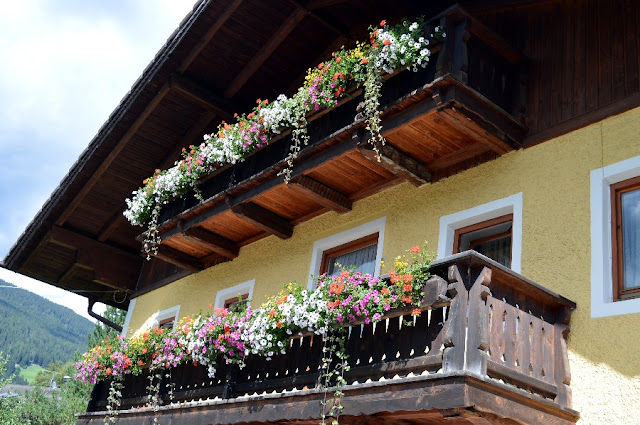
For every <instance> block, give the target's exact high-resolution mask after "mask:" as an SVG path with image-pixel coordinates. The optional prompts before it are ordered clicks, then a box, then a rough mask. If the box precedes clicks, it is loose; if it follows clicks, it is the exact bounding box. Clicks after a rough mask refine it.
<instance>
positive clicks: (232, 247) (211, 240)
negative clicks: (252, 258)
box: [182, 227, 240, 260]
mask: <svg viewBox="0 0 640 425" xmlns="http://www.w3.org/2000/svg"><path fill="white" fill-rule="evenodd" d="M182 235H183V236H184V237H185V238H187V239H191V240H194V241H197V242H199V243H201V244H204V245H206V246H207V247H208V248H209V249H211V251H213V252H215V253H216V254H218V255H221V256H223V257H225V258H228V259H230V260H231V259H234V258H236V257H237V256H238V253H239V252H240V248H239V247H238V245H236V244H235V243H233V241H230V240H229V239H227V238H223V237H222V236H220V235H216V234H215V233H211V232H209V231H207V230H204V229H201V228H199V227H192V228H190V229H187V230H185V231H184V232H182Z"/></svg>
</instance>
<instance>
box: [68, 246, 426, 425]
mask: <svg viewBox="0 0 640 425" xmlns="http://www.w3.org/2000/svg"><path fill="white" fill-rule="evenodd" d="M430 261H431V255H430V254H429V253H428V251H426V246H425V245H423V246H415V247H413V248H411V249H410V250H409V251H408V256H399V257H397V258H396V259H395V261H394V263H393V267H392V269H391V270H390V271H389V280H386V279H379V278H378V277H375V276H372V275H371V274H368V273H359V272H355V273H354V272H353V271H350V270H344V269H343V270H342V271H341V272H340V273H339V274H337V275H331V276H330V275H326V274H324V275H321V276H319V277H318V278H317V286H316V287H315V289H313V290H308V289H306V288H304V287H303V286H301V285H298V284H295V283H288V284H287V285H285V287H284V289H283V291H281V292H280V293H279V294H277V295H276V296H273V297H270V298H268V299H267V301H266V302H264V303H263V304H262V305H260V306H259V307H258V308H255V309H252V308H249V307H247V308H244V309H240V310H229V309H227V308H219V309H212V308H211V307H212V306H211V305H210V306H209V309H208V310H206V311H204V312H202V311H201V312H200V313H198V314H195V315H192V316H187V317H185V318H183V319H182V320H181V321H180V322H179V324H178V326H176V328H174V329H172V330H171V331H167V330H165V329H162V328H158V327H156V328H154V329H152V330H148V331H143V332H139V333H137V334H136V335H134V336H133V337H131V338H129V339H123V338H120V337H118V338H115V339H113V338H107V339H106V340H105V341H104V342H103V343H101V344H98V345H96V346H95V347H93V348H92V349H91V350H89V351H88V352H87V353H85V354H84V356H83V359H82V361H80V362H77V363H76V368H77V373H76V379H80V380H82V381H84V382H87V381H89V382H92V383H96V382H97V381H100V380H106V379H110V380H111V387H110V390H109V405H108V407H107V409H108V415H107V416H108V417H109V418H112V417H114V415H115V410H117V408H118V407H119V406H120V400H119V397H121V390H122V387H121V382H122V378H123V376H124V375H126V374H133V375H139V374H141V373H142V372H143V371H144V370H146V369H147V368H148V369H149V370H148V373H149V386H148V387H147V390H148V392H149V405H148V406H149V407H152V408H153V409H154V412H155V411H157V409H158V407H159V402H160V400H159V394H160V386H161V381H162V373H163V372H162V370H163V369H164V370H166V371H170V370H171V368H173V367H176V366H177V365H178V364H180V363H182V362H192V363H193V364H194V365H197V364H202V365H203V366H206V367H207V369H208V374H209V376H210V377H211V378H213V377H214V376H215V374H216V370H217V366H218V365H219V364H221V363H222V362H224V364H237V365H239V366H240V367H243V366H244V363H245V359H246V357H247V356H248V355H249V354H253V355H258V356H262V357H265V358H266V359H267V360H270V359H271V358H272V357H273V356H274V355H276V354H278V353H280V354H285V353H286V347H287V344H288V342H289V339H290V338H291V337H292V336H294V335H296V334H299V333H301V332H312V333H315V334H318V335H321V336H322V337H323V340H324V348H323V361H322V369H321V373H320V376H319V383H320V385H321V388H322V390H323V391H324V393H325V394H324V401H323V404H322V420H323V423H324V422H325V420H326V419H327V418H329V417H332V418H333V420H334V421H338V418H339V416H340V413H341V411H342V397H343V393H342V387H344V385H346V380H345V377H344V376H345V373H346V372H348V370H349V365H348V362H347V360H348V356H347V353H346V351H345V339H346V335H347V333H346V326H348V325H351V324H356V323H365V324H370V323H375V322H378V321H380V320H383V319H384V318H385V314H387V313H388V312H390V311H391V310H393V309H397V308H406V307H407V306H413V310H412V313H411V314H413V315H419V314H420V313H421V310H420V308H419V307H420V303H421V299H422V296H423V293H422V290H423V287H424V284H425V282H426V280H427V279H428V277H429V272H428V267H429V263H430ZM169 381H170V380H169ZM169 385H170V384H169ZM331 388H334V391H333V399H332V400H331V401H329V400H327V399H328V394H329V392H330V389H331ZM109 406H110V407H109ZM109 420H111V419H109Z"/></svg>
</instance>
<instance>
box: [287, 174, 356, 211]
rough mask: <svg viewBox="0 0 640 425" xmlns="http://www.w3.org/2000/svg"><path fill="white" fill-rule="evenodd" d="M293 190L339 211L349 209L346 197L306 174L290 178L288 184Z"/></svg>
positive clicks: (349, 203)
mask: <svg viewBox="0 0 640 425" xmlns="http://www.w3.org/2000/svg"><path fill="white" fill-rule="evenodd" d="M288 187H289V188H290V189H291V190H293V191H294V192H297V193H299V194H301V195H304V196H306V197H307V198H309V199H311V200H312V201H314V202H316V203H318V204H320V205H322V206H323V207H327V208H329V209H332V210H334V211H336V212H339V213H346V212H349V211H351V207H352V204H351V201H350V200H349V198H348V197H346V196H345V195H343V194H342V193H340V192H338V191H337V190H335V189H332V188H330V187H329V186H326V185H324V184H322V183H320V182H319V181H317V180H314V179H312V178H311V177H308V176H304V175H303V176H299V177H296V178H294V179H292V180H291V182H290V183H289V186H288Z"/></svg>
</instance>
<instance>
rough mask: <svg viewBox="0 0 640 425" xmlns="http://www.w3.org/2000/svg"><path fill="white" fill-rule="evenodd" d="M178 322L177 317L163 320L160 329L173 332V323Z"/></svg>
mask: <svg viewBox="0 0 640 425" xmlns="http://www.w3.org/2000/svg"><path fill="white" fill-rule="evenodd" d="M175 321H176V318H175V316H173V317H168V318H166V319H163V320H161V321H160V322H158V327H159V328H161V329H167V330H169V331H170V330H171V329H173V323H174V322H175Z"/></svg>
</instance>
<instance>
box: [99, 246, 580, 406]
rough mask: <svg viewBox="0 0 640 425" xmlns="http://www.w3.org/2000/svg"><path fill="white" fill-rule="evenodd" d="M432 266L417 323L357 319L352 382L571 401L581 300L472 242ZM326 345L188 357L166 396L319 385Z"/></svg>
mask: <svg viewBox="0 0 640 425" xmlns="http://www.w3.org/2000/svg"><path fill="white" fill-rule="evenodd" d="M431 273H432V277H431V278H430V279H429V281H428V283H427V285H426V287H425V297H424V300H423V301H424V302H423V307H424V309H425V311H424V312H423V314H422V315H421V316H419V317H417V318H416V319H415V323H414V325H413V326H407V325H406V324H405V325H403V323H405V321H406V320H412V316H410V315H409V314H408V311H404V312H402V311H399V312H395V313H394V314H392V315H391V316H390V317H388V318H387V320H383V321H381V322H379V323H377V324H376V325H354V326H351V327H350V328H349V329H348V337H347V342H346V351H347V353H348V355H349V358H348V363H349V365H350V366H351V369H350V371H349V372H347V373H346V375H345V378H346V380H347V383H348V384H349V385H354V384H356V383H364V382H366V381H368V380H371V381H378V380H381V379H382V378H384V379H393V380H394V382H401V380H402V379H403V378H406V377H407V376H415V375H426V376H431V377H433V378H434V379H435V378H438V377H441V376H445V375H447V376H451V375H452V374H458V375H466V376H471V377H474V378H475V379H478V380H481V381H484V382H485V383H489V384H493V385H496V386H499V387H500V388H501V389H502V391H504V390H505V389H507V390H509V389H510V388H511V389H512V391H514V392H520V394H522V393H525V392H526V394H527V397H528V398H530V397H537V398H538V399H540V400H544V401H545V402H546V403H547V404H549V403H550V404H552V405H555V406H556V407H557V408H560V409H570V407H571V391H570V388H569V383H570V374H569V366H568V360H567V346H566V336H567V333H568V331H569V328H568V324H569V318H570V312H571V310H572V309H573V308H575V304H574V303H572V302H571V301H569V300H567V299H565V298H563V297H561V296H559V295H557V294H555V293H553V292H551V291H549V290H547V289H545V288H543V287H541V286H540V285H538V284H536V283H534V282H532V281H530V280H528V279H526V278H524V277H522V276H520V275H519V274H517V273H514V272H512V271H511V270H509V269H507V268H505V267H504V266H502V265H499V264H498V263H495V262H493V261H491V260H489V259H488V258H486V257H484V256H481V255H480V254H478V253H475V252H473V251H467V252H465V253H462V254H457V255H455V256H451V257H448V258H445V259H443V260H439V261H436V262H434V263H433V264H432V267H431ZM403 313H404V316H403V315H402V314H403ZM322 346H323V344H322V339H321V337H319V336H317V335H305V336H302V337H299V338H294V339H292V340H291V341H290V344H289V347H288V348H287V352H286V354H284V355H277V356H274V358H273V359H272V360H271V361H266V360H264V358H261V357H256V356H250V357H249V358H248V359H247V362H246V367H244V368H243V369H241V370H239V369H238V368H237V367H236V366H227V365H220V366H219V368H218V372H217V376H216V378H215V379H212V378H209V377H208V376H207V370H206V368H205V367H203V366H193V365H192V364H190V363H189V364H182V365H179V366H178V367H176V368H173V369H171V370H167V371H165V373H164V377H163V381H162V384H161V386H160V398H161V400H162V402H164V403H168V402H189V401H198V400H200V399H215V398H219V399H229V398H234V397H238V396H251V395H252V394H256V393H257V394H262V393H265V392H267V393H272V392H273V391H275V392H277V393H284V392H289V391H295V390H304V389H313V388H314V387H316V383H317V382H318V376H319V368H320V364H321V361H322ZM168 372H170V373H168ZM398 380H400V381H398ZM147 384H148V377H147V376H144V375H143V376H138V377H133V376H127V377H126V379H125V381H124V390H123V391H122V396H123V399H122V405H121V409H128V408H132V407H136V406H141V405H144V404H145V403H146V394H147V389H146V387H147ZM170 387H172V388H173V391H172V395H171V396H170V392H169V389H170ZM108 388H109V383H108V382H101V383H99V384H97V385H96V386H95V388H94V391H93V393H92V397H91V401H90V403H89V406H88V411H89V412H92V411H100V410H105V406H106V398H107V395H108Z"/></svg>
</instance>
